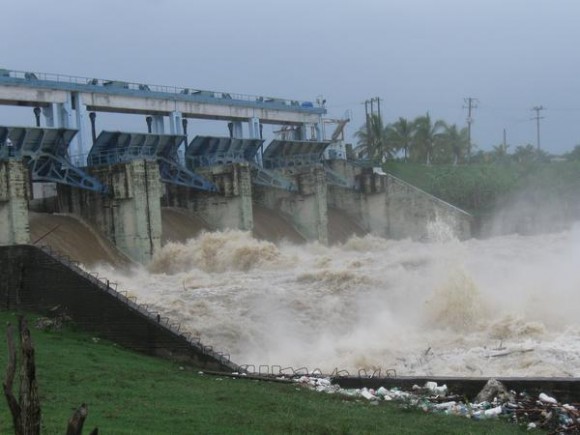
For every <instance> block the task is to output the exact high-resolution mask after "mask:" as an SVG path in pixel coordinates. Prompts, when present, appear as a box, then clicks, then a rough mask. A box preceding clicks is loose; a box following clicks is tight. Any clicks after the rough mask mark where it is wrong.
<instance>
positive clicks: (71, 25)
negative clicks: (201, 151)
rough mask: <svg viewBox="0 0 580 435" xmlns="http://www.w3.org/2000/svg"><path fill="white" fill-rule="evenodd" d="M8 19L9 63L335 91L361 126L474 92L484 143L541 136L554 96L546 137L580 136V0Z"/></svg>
mask: <svg viewBox="0 0 580 435" xmlns="http://www.w3.org/2000/svg"><path fill="white" fill-rule="evenodd" d="M0 16H1V17H2V19H1V22H2V24H1V26H0V41H1V42H0V47H1V51H0V52H1V56H0V67H4V68H7V69H13V70H23V71H37V72H51V73H62V74H70V75H78V76H83V77H98V78H105V79H117V80H125V81H131V82H142V83H151V84H161V85H176V86H187V87H192V88H199V89H211V90H216V91H229V92H232V93H246V94H256V95H268V96H275V97H286V98H290V99H301V100H315V99H316V97H317V96H319V95H323V96H324V98H325V99H326V100H327V107H328V110H329V116H331V117H339V116H342V115H343V114H344V112H345V111H347V110H350V111H351V112H352V121H351V123H350V125H349V127H348V129H349V132H350V134H352V133H353V132H354V131H356V129H358V128H359V127H360V126H361V125H362V123H363V122H364V105H363V104H362V103H363V102H364V101H365V100H366V99H369V98H371V97H380V98H381V99H382V104H381V109H382V113H383V115H384V119H385V122H387V123H388V122H392V121H394V120H396V119H397V118H398V117H399V116H403V117H406V118H414V117H416V116H419V115H422V114H424V113H426V112H429V113H430V114H431V116H432V117H433V118H435V119H444V120H445V121H447V122H450V123H456V124H458V125H460V126H464V125H465V119H466V117H467V111H466V109H465V108H464V105H465V103H464V98H466V97H473V98H477V99H478V107H477V108H476V109H475V110H474V112H473V118H474V120H475V122H474V124H473V127H472V137H473V141H474V143H475V144H476V145H477V146H478V147H479V148H481V149H490V148H491V147H492V146H493V145H497V144H499V143H500V142H501V141H502V132H503V129H504V128H505V129H506V131H507V141H508V143H509V144H510V145H511V148H510V149H511V150H512V151H513V149H514V148H515V147H516V146H518V145H523V144H527V143H531V144H534V145H535V144H536V125H535V121H533V120H531V118H532V117H533V116H534V115H535V112H533V111H532V110H531V108H532V107H534V106H540V105H542V106H544V107H545V108H546V110H544V111H543V112H542V116H544V117H545V118H544V119H543V120H542V121H541V128H542V130H541V132H542V134H541V143H542V148H543V149H545V150H546V151H548V152H552V153H556V154H558V153H562V152H565V151H568V150H570V149H572V148H573V147H574V146H575V145H577V144H580V25H579V23H580V0H437V1H436V0H358V1H341V0H292V1H287V0H279V1H277V0H244V1H241V0H210V1H206V0H114V1H113V0H92V1H88V0H18V1H4V2H2V10H1V15H0ZM27 110H29V109H27ZM14 113H16V112H14ZM0 115H1V116H2V117H3V118H4V120H3V121H2V123H6V122H7V120H8V122H10V118H11V116H12V115H11V114H10V113H8V112H7V109H6V108H2V110H1V111H0ZM21 116H22V115H21ZM26 116H27V117H28V116H29V117H30V120H31V122H32V119H33V118H32V115H30V114H28V113H27V114H26ZM140 122H141V121H140ZM197 122H198V123H200V124H199V125H194V128H198V129H202V128H203V126H202V124H201V121H197ZM143 128H145V124H144V123H143ZM131 130H134V129H131ZM224 134H226V131H224Z"/></svg>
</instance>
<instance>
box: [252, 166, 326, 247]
mask: <svg viewBox="0 0 580 435" xmlns="http://www.w3.org/2000/svg"><path fill="white" fill-rule="evenodd" d="M282 175H283V176H284V177H286V178H294V179H295V180H296V184H297V185H298V189H299V192H298V193H296V192H288V191H285V190H282V189H275V188H269V187H262V186H260V188H259V193H258V195H256V196H257V197H259V202H260V203H261V204H262V205H264V206H265V207H267V208H270V209H273V210H276V211H278V212H282V213H283V215H284V216H286V217H287V219H288V220H290V221H291V222H292V224H293V226H294V227H295V228H296V230H297V231H298V232H299V233H300V234H302V235H303V236H304V237H305V238H306V239H307V240H316V241H318V242H320V243H322V244H325V245H326V244H328V206H327V184H326V174H325V173H324V168H323V167H322V165H316V166H311V167H309V168H304V171H303V172H300V173H298V174H296V173H291V172H290V171H286V172H285V173H283V174H282Z"/></svg>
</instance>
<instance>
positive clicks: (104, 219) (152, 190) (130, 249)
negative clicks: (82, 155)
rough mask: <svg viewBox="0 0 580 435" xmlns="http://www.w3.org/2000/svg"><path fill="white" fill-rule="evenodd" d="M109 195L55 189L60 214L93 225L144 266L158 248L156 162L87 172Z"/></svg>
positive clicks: (158, 213)
mask: <svg viewBox="0 0 580 435" xmlns="http://www.w3.org/2000/svg"><path fill="white" fill-rule="evenodd" d="M90 173H91V175H93V176H95V177H97V178H99V179H101V180H103V181H105V180H106V183H107V184H108V185H109V187H110V190H111V194H110V195H101V194H99V193H96V192H91V191H89V190H84V189H77V188H72V187H69V186H64V185H59V186H58V189H59V191H58V197H59V198H58V199H59V206H60V211H61V212H65V213H74V214H78V215H80V216H81V217H82V218H83V219H85V220H86V221H88V222H91V223H92V224H94V225H95V226H96V227H97V228H98V229H99V230H100V231H101V232H102V233H103V234H105V235H106V236H107V237H108V238H109V239H110V240H111V241H112V242H113V243H114V244H115V246H117V248H118V249H119V250H121V251H122V252H123V253H125V254H126V255H128V256H129V257H131V258H132V259H133V260H135V261H138V262H140V263H143V264H147V263H148V262H149V261H150V260H151V258H152V257H153V254H154V253H155V252H157V251H158V250H159V249H160V247H161V202H160V198H161V193H162V190H163V189H162V187H163V186H162V182H161V180H160V177H159V167H158V165H157V163H156V162H153V161H146V160H135V161H131V162H127V163H121V164H117V165H113V166H106V167H94V168H90Z"/></svg>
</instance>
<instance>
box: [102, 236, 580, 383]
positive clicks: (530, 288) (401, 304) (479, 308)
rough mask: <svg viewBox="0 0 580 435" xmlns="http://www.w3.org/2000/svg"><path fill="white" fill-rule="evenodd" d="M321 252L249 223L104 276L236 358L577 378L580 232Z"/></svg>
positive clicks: (438, 239) (362, 243)
mask: <svg viewBox="0 0 580 435" xmlns="http://www.w3.org/2000/svg"><path fill="white" fill-rule="evenodd" d="M431 230H432V231H431V232H432V234H433V237H432V238H431V240H430V241H427V242H421V243H419V242H413V241H410V240H403V241H392V240H385V239H381V238H376V237H372V236H365V237H353V238H350V239H349V240H347V241H346V242H344V243H342V244H339V245H336V246H331V247H325V246H321V245H319V244H317V243H311V244H302V245H293V244H290V243H284V242H281V243H278V244H276V245H275V244H273V243H270V242H267V241H261V240H257V239H254V238H252V236H251V235H250V234H249V233H245V232H239V231H226V232H213V233H209V232H202V233H200V234H199V235H198V236H197V237H195V238H193V239H190V240H188V241H187V242H186V243H167V244H166V245H165V246H164V248H163V249H162V250H161V251H160V252H159V253H158V255H157V256H156V257H155V259H154V261H153V262H152V263H151V264H150V266H149V267H148V268H147V269H146V268H134V269H132V270H130V271H126V272H119V269H114V268H112V267H111V266H107V265H101V266H98V271H99V272H100V273H101V274H104V275H105V276H107V277H108V278H109V279H111V280H115V281H117V282H118V283H119V287H120V288H123V289H125V290H128V291H129V292H130V293H132V294H133V295H135V296H136V297H137V298H138V301H139V302H140V303H146V304H148V305H149V306H150V307H152V308H154V309H155V310H158V311H160V312H161V313H163V314H164V315H166V316H168V317H170V318H171V319H172V320H174V321H178V322H180V323H181V328H182V330H186V331H188V332H190V333H192V334H193V335H196V336H199V337H200V338H201V339H202V341H203V342H204V343H206V344H211V345H213V346H214V348H216V349H217V350H221V351H226V352H229V353H230V354H231V358H232V360H233V361H235V362H236V363H238V364H254V365H256V366H257V365H259V364H270V365H275V364H277V365H281V366H283V367H286V366H292V367H296V368H297V367H304V366H305V367H308V368H309V369H311V370H312V369H315V368H319V369H321V370H322V371H323V372H326V373H330V372H332V371H333V370H334V369H336V368H338V369H347V370H349V371H354V372H356V370H358V369H361V368H365V369H367V370H376V369H378V368H381V369H383V370H384V369H390V368H394V369H396V370H397V373H398V374H400V375H454V376H457V375H465V376H580V322H579V321H578V320H577V319H578V316H577V307H578V306H579V302H580V301H579V299H580V292H579V291H578V290H579V288H580V275H579V274H578V271H577V265H578V260H579V258H580V226H576V227H574V228H572V229H571V230H569V231H566V232H562V233H557V234H548V235H539V236H525V237H524V236H518V235H510V236H501V237H495V238H490V239H486V240H477V239H472V240H469V241H466V242H459V241H457V240H454V239H453V238H451V237H449V235H448V233H447V232H446V231H444V228H441V227H440V226H438V225H433V226H432V228H431Z"/></svg>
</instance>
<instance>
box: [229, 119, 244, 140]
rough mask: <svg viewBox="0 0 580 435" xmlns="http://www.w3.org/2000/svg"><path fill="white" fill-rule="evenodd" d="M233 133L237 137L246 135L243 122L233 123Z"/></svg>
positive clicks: (240, 137)
mask: <svg viewBox="0 0 580 435" xmlns="http://www.w3.org/2000/svg"><path fill="white" fill-rule="evenodd" d="M232 135H233V137H234V138H236V139H242V138H243V137H244V129H243V126H242V123H241V122H238V121H236V122H234V123H233V132H232Z"/></svg>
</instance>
